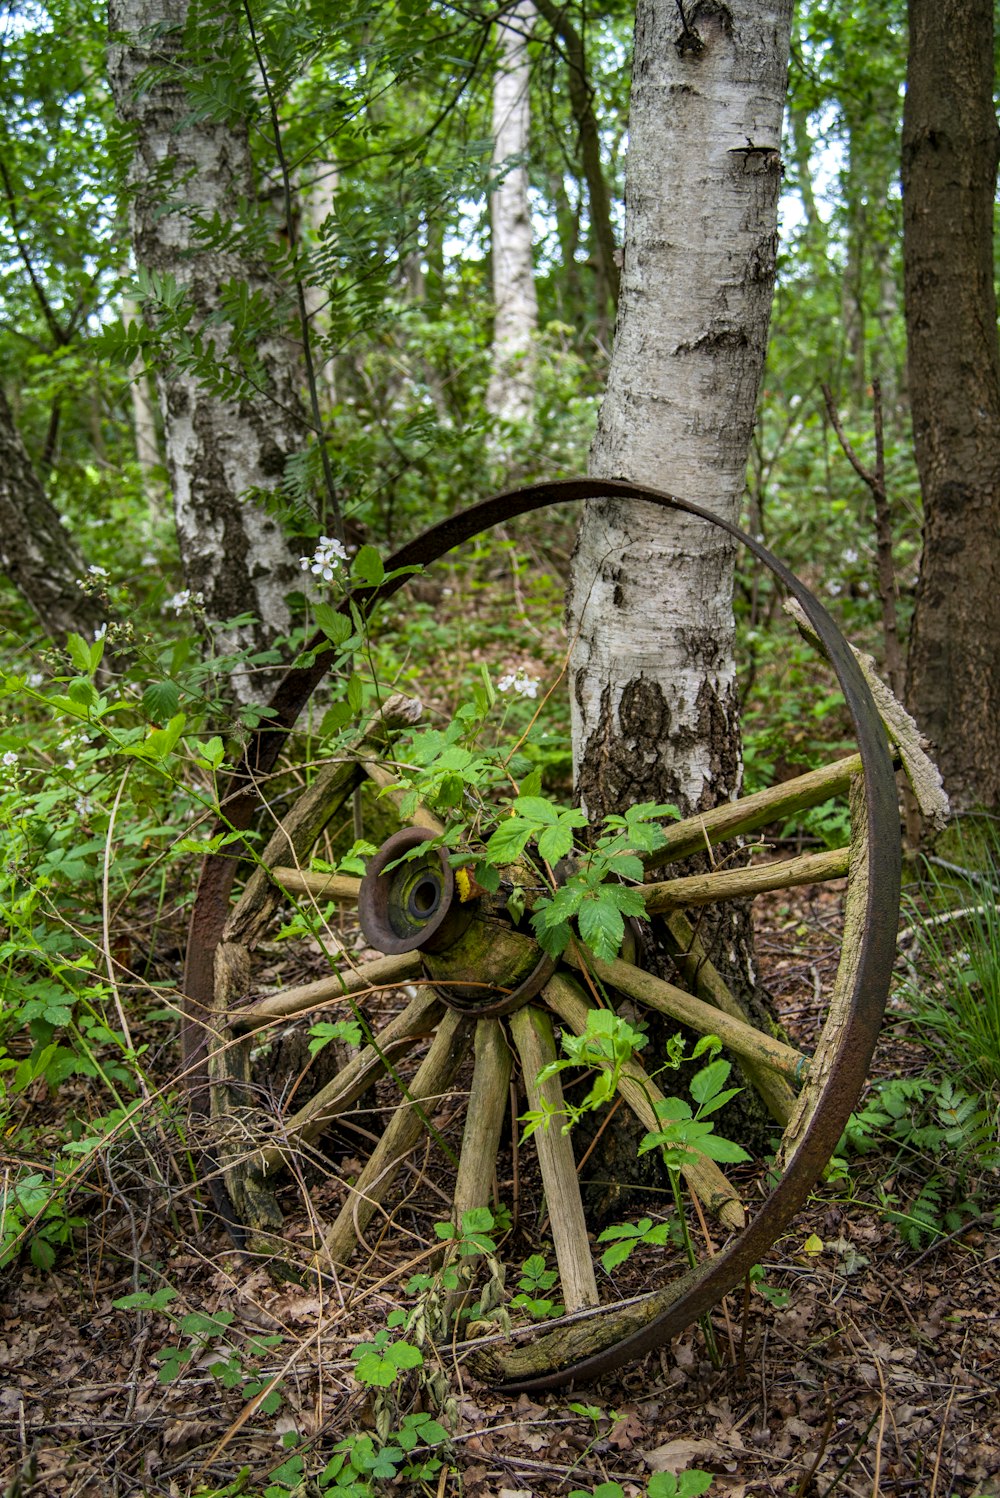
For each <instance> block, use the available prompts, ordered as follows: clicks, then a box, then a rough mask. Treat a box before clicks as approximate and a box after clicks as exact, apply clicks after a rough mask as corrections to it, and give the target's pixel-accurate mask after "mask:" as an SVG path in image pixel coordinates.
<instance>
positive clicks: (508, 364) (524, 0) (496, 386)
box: [486, 0, 538, 421]
mask: <svg viewBox="0 0 1000 1498" xmlns="http://www.w3.org/2000/svg"><path fill="white" fill-rule="evenodd" d="M534 19H535V8H534V5H533V4H532V0H520V3H519V4H517V5H515V6H514V7H513V9H512V10H510V11H508V12H507V13H506V14H505V15H504V17H503V18H502V19H501V20H500V21H498V22H497V30H498V39H499V55H498V58H497V69H496V76H495V78H494V81H493V170H494V172H501V173H503V180H502V181H501V182H500V185H499V186H498V187H497V188H496V190H495V191H494V193H493V196H492V198H491V200H490V202H491V220H490V221H491V229H492V259H493V301H494V306H495V315H494V323H493V367H492V373H491V375H490V382H489V387H488V389H487V392H486V409H487V410H488V411H489V412H490V413H491V414H492V415H494V416H497V417H499V418H500V419H501V420H503V421H524V420H526V419H527V418H528V417H529V416H530V415H531V412H532V407H533V405H534V397H535V384H534V335H535V332H536V330H537V327H538V301H537V298H536V296H535V270H534V262H533V260H532V254H531V209H530V205H529V203H528V172H527V168H526V167H525V166H523V165H521V164H518V165H514V166H508V165H507V163H509V162H512V161H523V160H524V158H526V156H527V152H528V143H529V133H530V127H531V105H530V96H529V84H530V78H531V72H530V67H529V62H528V37H529V35H530V33H531V28H532V25H533V24H534Z"/></svg>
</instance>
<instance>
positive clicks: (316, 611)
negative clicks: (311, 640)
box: [313, 603, 354, 645]
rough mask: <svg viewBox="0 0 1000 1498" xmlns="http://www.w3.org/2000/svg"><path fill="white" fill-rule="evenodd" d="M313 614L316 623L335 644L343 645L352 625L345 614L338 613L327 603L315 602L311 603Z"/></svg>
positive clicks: (349, 634) (351, 631) (348, 636)
mask: <svg viewBox="0 0 1000 1498" xmlns="http://www.w3.org/2000/svg"><path fill="white" fill-rule="evenodd" d="M313 615H314V617H315V619H316V623H317V624H318V625H319V627H320V629H321V630H322V631H323V633H324V634H325V635H326V637H327V639H328V640H332V641H333V643H334V644H335V645H343V643H344V641H345V640H347V639H349V638H350V636H351V634H352V633H353V632H354V631H353V625H352V624H351V621H350V619H348V617H347V615H346V614H341V613H338V611H337V610H336V609H335V608H332V607H331V606H330V604H328V603H317V604H314V605H313Z"/></svg>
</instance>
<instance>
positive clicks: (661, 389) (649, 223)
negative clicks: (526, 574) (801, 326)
mask: <svg viewBox="0 0 1000 1498" xmlns="http://www.w3.org/2000/svg"><path fill="white" fill-rule="evenodd" d="M791 10H792V4H791V0H735V3H733V4H732V6H731V7H727V6H725V5H722V4H718V3H716V0H708V3H704V0H703V3H701V4H698V3H695V0H692V4H691V5H690V7H685V8H684V9H682V8H681V5H680V4H679V3H678V0H669V3H668V0H640V3H639V6H638V11H637V15H636V33H635V61H634V68H633V82H632V102H631V114H630V124H629V151H628V160H627V176H626V222H625V256H624V267H623V273H622V295H621V301H620V304H619V312H618V325H617V330H616V336H615V345H614V351H613V356H612V363H611V369H610V373H609V378H608V386H607V391H606V394H605V397H604V401H603V403H602V407H601V413H600V419H599V424H598V431H597V435H596V438H595V440H594V444H593V448H592V451H591V472H592V473H594V474H597V475H600V476H605V477H608V478H626V479H631V480H633V481H637V482H641V483H648V484H650V485H652V486H655V487H656V488H659V489H664V490H667V491H668V492H672V493H674V494H677V495H678V496H680V497H682V498H686V499H690V500H693V501H695V502H696V503H698V504H700V505H703V506H705V507H706V508H708V509H710V510H712V511H714V512H715V513H717V514H719V515H721V516H724V517H725V518H727V519H729V520H736V519H737V518H738V515H739V508H740V499H741V496H742V493H743V488H744V478H745V471H746V463H747V455H748V449H749V442H750V435H751V430H752V426H753V419H754V406H755V402H756V397H757V390H758V386H759V383H760V378H761V372H762V369H763V364H764V354H765V349H766V343H767V329H768V320H769V316H770V307H771V294H772V288H773V282H774V271H775V254H776V248H777V201H778V191H779V186H780V171H781V168H780V160H779V156H778V147H779V143H780V139H781V115H782V107H783V101H784V93H785V81H786V73H787V62H788V47H789V29H790V21H791ZM733 562H734V550H733V547H732V545H731V543H730V542H729V541H728V540H727V539H726V538H725V537H724V536H723V535H722V533H721V532H718V531H715V530H714V529H713V528H711V527H710V526H709V525H708V524H707V523H705V522H702V521H699V520H696V519H694V518H693V517H687V516H683V515H677V514H670V513H668V512H664V511H661V510H656V509H653V507H652V506H649V505H644V504H642V503H638V502H628V503H623V502H620V501H604V502H602V503H601V504H600V505H595V506H593V507H591V508H589V509H588V511H587V513H586V515H585V517H584V520H583V522H582V524H581V530H580V536H579V540H578V543H577V551H576V555H575V559H574V569H573V584H572V596H571V601H570V638H571V640H572V642H573V643H572V656H571V682H572V698H573V704H572V707H573V740H574V757H575V761H576V773H577V784H578V789H579V792H580V794H581V796H582V799H583V801H584V804H585V805H586V807H587V809H588V811H589V812H590V813H591V814H592V815H593V814H595V813H596V814H598V815H600V814H602V813H604V812H607V811H612V810H619V809H621V808H622V806H623V805H626V804H628V803H629V802H635V801H645V800H651V799H655V800H658V801H674V802H676V803H677V804H678V805H679V806H680V807H681V808H682V810H684V811H690V810H692V809H694V808H697V807H704V806H709V805H714V804H715V803H716V802H718V801H721V800H725V799H726V798H727V797H731V796H733V795H734V794H736V792H737V791H738V788H739V783H740V777H741V759H740V746H739V727H738V701H737V692H736V684H735V673H734V663H733V615H732V587H733Z"/></svg>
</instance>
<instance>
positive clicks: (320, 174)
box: [299, 161, 339, 408]
mask: <svg viewBox="0 0 1000 1498" xmlns="http://www.w3.org/2000/svg"><path fill="white" fill-rule="evenodd" d="M312 171H313V173H314V175H313V179H312V181H311V182H310V183H309V185H308V186H307V187H305V188H303V189H302V190H301V191H300V193H299V200H300V202H301V203H302V206H303V208H304V210H305V213H304V217H305V221H306V228H307V231H308V240H307V243H308V248H309V251H310V253H313V254H314V253H315V252H316V251H317V250H320V249H322V247H323V246H324V244H327V243H329V242H330V229H329V228H327V229H326V230H325V232H324V225H326V224H327V223H328V221H330V220H332V218H333V214H334V210H335V208H336V200H337V184H338V177H339V173H338V171H337V168H336V166H335V165H334V164H333V162H331V161H325V162H321V163H317V164H316V165H314V166H313V167H312ZM329 296H330V294H329V291H328V290H327V288H326V286H324V285H323V284H322V282H321V281H312V280H311V281H310V283H309V285H307V286H306V289H305V297H306V311H307V313H308V315H309V325H310V328H311V329H312V340H313V345H314V348H315V351H316V352H315V359H316V381H317V384H318V385H319V390H320V395H321V396H322V398H323V402H324V404H325V405H326V406H327V408H330V407H332V406H335V405H336V403H337V373H336V365H335V362H334V359H333V357H332V355H331V353H330V351H329V347H328V346H327V345H326V344H325V340H326V338H327V335H328V331H329V318H328V316H327V312H326V309H327V304H328V302H329Z"/></svg>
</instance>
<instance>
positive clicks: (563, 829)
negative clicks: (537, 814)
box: [538, 822, 573, 864]
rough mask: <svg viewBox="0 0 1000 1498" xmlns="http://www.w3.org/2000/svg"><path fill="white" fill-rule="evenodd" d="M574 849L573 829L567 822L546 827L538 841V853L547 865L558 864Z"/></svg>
mask: <svg viewBox="0 0 1000 1498" xmlns="http://www.w3.org/2000/svg"><path fill="white" fill-rule="evenodd" d="M572 847H573V829H572V827H570V826H569V825H568V824H567V823H565V822H558V823H557V824H556V825H555V826H554V827H546V829H545V831H544V832H543V833H542V834H541V836H540V837H539V839H538V852H539V855H540V857H542V858H544V859H545V861H546V863H550V864H551V863H558V862H559V860H560V858H565V857H566V854H567V853H568V852H569V851H570V850H571V848H572Z"/></svg>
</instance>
